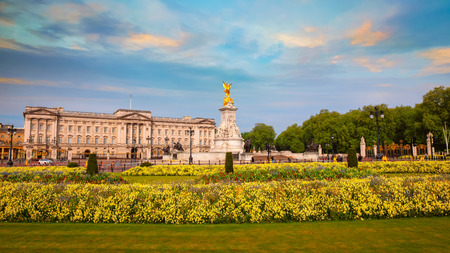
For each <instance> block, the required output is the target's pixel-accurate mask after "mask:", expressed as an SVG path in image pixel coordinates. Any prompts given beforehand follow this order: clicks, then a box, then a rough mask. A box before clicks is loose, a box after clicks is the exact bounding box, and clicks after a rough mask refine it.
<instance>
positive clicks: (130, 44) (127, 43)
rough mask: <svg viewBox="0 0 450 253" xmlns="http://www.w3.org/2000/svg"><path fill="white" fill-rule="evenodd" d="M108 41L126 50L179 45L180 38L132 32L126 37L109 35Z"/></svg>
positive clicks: (180, 42)
mask: <svg viewBox="0 0 450 253" xmlns="http://www.w3.org/2000/svg"><path fill="white" fill-rule="evenodd" d="M110 42H112V43H114V44H120V45H121V46H122V47H123V48H125V49H126V50H132V51H137V50H142V49H144V48H149V47H163V48H170V47H179V46H180V45H181V44H182V40H179V41H177V40H174V39H171V38H168V37H164V36H157V35H152V34H132V35H131V36H129V37H127V38H120V37H110Z"/></svg>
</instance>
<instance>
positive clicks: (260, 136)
mask: <svg viewBox="0 0 450 253" xmlns="http://www.w3.org/2000/svg"><path fill="white" fill-rule="evenodd" d="M375 106H377V107H378V110H379V111H383V113H384V118H383V119H381V118H380V117H379V118H378V121H379V134H380V142H381V143H385V142H387V143H388V144H391V143H392V142H395V143H399V142H400V140H402V141H403V143H404V144H406V143H411V142H412V139H413V137H416V139H417V144H426V135H427V133H428V132H432V133H433V135H434V136H435V137H436V141H435V148H436V150H443V149H444V146H445V145H444V137H443V131H442V129H443V126H444V122H447V125H450V112H449V110H450V87H444V86H440V87H435V88H434V89H432V90H430V91H429V92H427V93H426V94H425V95H424V96H423V101H422V103H420V104H416V105H415V106H414V107H411V106H397V107H395V108H389V107H388V106H387V105H386V104H379V105H367V106H363V107H362V108H359V109H356V110H351V111H349V112H347V113H344V114H341V113H338V112H335V111H331V112H330V111H329V110H327V109H322V110H321V111H320V112H319V113H318V114H316V115H313V116H311V117H310V118H309V119H308V120H306V121H305V122H303V124H302V125H298V124H293V125H291V126H289V127H287V128H286V130H285V131H283V132H282V133H280V134H279V135H278V136H277V137H276V139H275V131H274V129H273V127H272V126H269V125H265V124H263V123H257V124H256V125H255V127H254V128H253V129H252V130H251V131H250V132H246V133H243V134H242V136H243V138H244V139H245V140H246V139H248V138H251V139H252V144H253V146H254V147H255V148H256V149H258V148H261V149H264V148H265V145H266V143H273V141H275V146H276V148H277V150H290V151H292V152H294V153H299V152H304V151H305V147H306V145H308V144H309V140H311V139H312V138H313V139H314V142H315V143H318V144H321V145H322V148H323V149H324V150H326V149H327V147H329V148H330V149H331V146H332V141H331V135H333V136H334V141H333V142H334V145H335V146H334V147H335V151H336V152H347V150H348V149H349V148H356V149H357V150H359V143H360V141H361V137H364V138H365V140H366V144H367V145H368V146H372V145H373V142H374V141H376V138H377V127H376V119H375V118H374V119H371V118H370V117H369V116H370V112H371V111H375V109H374V108H375ZM327 144H328V145H327Z"/></svg>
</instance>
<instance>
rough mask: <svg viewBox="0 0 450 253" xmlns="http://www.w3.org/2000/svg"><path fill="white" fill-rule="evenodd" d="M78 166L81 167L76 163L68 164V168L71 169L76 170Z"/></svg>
mask: <svg viewBox="0 0 450 253" xmlns="http://www.w3.org/2000/svg"><path fill="white" fill-rule="evenodd" d="M78 166H80V165H78V163H76V162H70V163H68V164H67V167H69V168H76V167H78Z"/></svg>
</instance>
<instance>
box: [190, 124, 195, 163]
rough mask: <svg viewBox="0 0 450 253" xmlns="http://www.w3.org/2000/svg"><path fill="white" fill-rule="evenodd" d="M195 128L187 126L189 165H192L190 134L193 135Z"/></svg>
mask: <svg viewBox="0 0 450 253" xmlns="http://www.w3.org/2000/svg"><path fill="white" fill-rule="evenodd" d="M194 134H195V130H192V127H189V165H192V136H194Z"/></svg>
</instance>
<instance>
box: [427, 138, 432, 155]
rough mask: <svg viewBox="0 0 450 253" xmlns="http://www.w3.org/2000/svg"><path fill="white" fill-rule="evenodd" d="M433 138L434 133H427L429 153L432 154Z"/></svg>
mask: <svg viewBox="0 0 450 253" xmlns="http://www.w3.org/2000/svg"><path fill="white" fill-rule="evenodd" d="M432 138H433V134H432V133H431V132H429V133H428V134H427V154H428V155H429V156H430V155H431V139H432Z"/></svg>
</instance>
